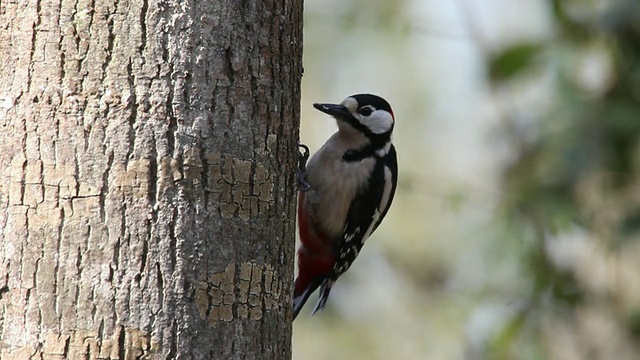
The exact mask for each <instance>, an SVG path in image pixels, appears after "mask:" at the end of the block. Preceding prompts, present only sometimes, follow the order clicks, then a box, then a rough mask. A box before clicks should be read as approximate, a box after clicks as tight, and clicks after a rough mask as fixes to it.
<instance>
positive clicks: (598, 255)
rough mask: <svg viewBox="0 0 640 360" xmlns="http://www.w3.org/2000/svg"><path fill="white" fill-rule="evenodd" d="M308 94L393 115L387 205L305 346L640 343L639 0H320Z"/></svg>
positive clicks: (370, 351)
mask: <svg viewBox="0 0 640 360" xmlns="http://www.w3.org/2000/svg"><path fill="white" fill-rule="evenodd" d="M305 13H306V15H305V24H304V25H305V33H304V37H305V38H304V64H305V74H304V79H303V92H302V93H303V99H302V100H303V101H302V109H303V110H302V134H301V138H302V141H303V142H305V143H307V144H308V145H309V146H310V147H311V149H312V151H313V150H316V149H317V148H318V147H319V146H321V144H322V143H323V142H324V140H326V138H327V137H328V136H330V134H332V133H333V132H334V131H335V130H336V126H335V123H334V121H332V120H331V119H330V118H328V117H327V116H325V115H323V114H321V113H319V112H317V111H315V110H314V109H313V107H312V106H311V104H312V103H313V102H339V101H341V100H342V99H343V98H345V97H346V96H348V95H351V94H356V93H360V92H371V93H376V94H378V95H381V96H383V97H385V98H386V99H387V100H388V101H389V102H390V103H391V105H392V107H393V109H394V112H395V114H396V119H397V124H396V130H395V135H394V140H395V144H396V147H397V149H398V153H399V162H400V171H401V172H400V182H399V187H398V192H397V194H396V200H395V202H394V204H393V206H392V208H391V211H390V212H389V214H388V216H387V219H386V220H385V221H384V222H383V224H382V226H381V227H380V228H379V230H378V231H377V232H376V233H375V234H374V235H373V237H372V238H371V240H369V241H368V242H367V246H365V248H364V251H363V252H362V253H361V255H360V257H359V258H358V260H357V261H356V262H355V264H354V266H353V267H352V268H351V270H350V271H349V272H348V273H347V274H346V275H345V276H343V277H342V278H341V279H340V281H339V282H338V283H337V285H336V286H335V287H334V290H333V292H332V297H331V299H330V300H329V303H328V305H327V308H326V309H325V311H324V312H322V313H320V314H318V315H316V316H314V317H310V316H309V313H310V311H311V309H312V308H313V305H314V303H315V300H316V296H315V295H314V296H313V297H312V298H311V299H310V301H309V304H307V306H306V308H305V309H303V312H302V313H301V315H300V316H299V317H298V320H296V322H295V323H294V359H296V360H320V359H332V360H341V359H562V360H565V359H566V360H573V359H576V360H578V359H580V360H582V359H590V360H599V359H607V360H609V359H615V360H625V359H640V179H639V176H640V138H639V136H640V1H639V0H619V1H616V0H609V1H605V0H601V1H598V0H573V1H543V0H446V1H445V0H401V1H388V0H349V1H344V0H307V1H306V2H305Z"/></svg>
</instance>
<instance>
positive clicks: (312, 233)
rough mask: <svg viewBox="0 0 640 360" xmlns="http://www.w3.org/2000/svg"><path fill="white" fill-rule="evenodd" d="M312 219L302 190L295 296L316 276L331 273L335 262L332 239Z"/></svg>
mask: <svg viewBox="0 0 640 360" xmlns="http://www.w3.org/2000/svg"><path fill="white" fill-rule="evenodd" d="M312 221H313V220H312V219H310V218H309V214H308V212H307V211H306V208H305V205H304V193H303V192H300V194H299V195H298V227H299V230H300V242H301V245H300V248H298V278H297V279H296V284H295V290H294V297H296V296H299V295H301V294H302V293H303V292H304V291H305V289H306V288H307V287H308V286H309V284H310V283H311V281H312V280H313V279H314V278H315V277H317V276H320V275H328V274H330V273H331V271H332V270H333V264H334V262H335V255H334V254H333V251H332V242H331V239H330V238H329V237H327V236H326V235H325V234H324V233H321V232H319V231H318V230H317V229H316V228H317V227H316V226H315V224H314V223H313V222H312Z"/></svg>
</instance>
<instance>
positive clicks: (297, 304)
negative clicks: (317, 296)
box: [293, 277, 326, 320]
mask: <svg viewBox="0 0 640 360" xmlns="http://www.w3.org/2000/svg"><path fill="white" fill-rule="evenodd" d="M325 281H326V278H325V277H317V278H315V279H313V280H312V281H311V283H309V286H307V288H306V289H305V290H304V292H303V293H302V294H300V295H298V296H296V297H294V298H293V320H295V319H296V317H297V316H298V314H299V313H300V310H302V307H303V306H304V304H305V303H306V302H307V300H308V299H309V296H311V294H313V292H314V291H316V289H317V288H318V287H320V285H323V284H324V283H325ZM323 289H324V287H323ZM325 301H326V300H325Z"/></svg>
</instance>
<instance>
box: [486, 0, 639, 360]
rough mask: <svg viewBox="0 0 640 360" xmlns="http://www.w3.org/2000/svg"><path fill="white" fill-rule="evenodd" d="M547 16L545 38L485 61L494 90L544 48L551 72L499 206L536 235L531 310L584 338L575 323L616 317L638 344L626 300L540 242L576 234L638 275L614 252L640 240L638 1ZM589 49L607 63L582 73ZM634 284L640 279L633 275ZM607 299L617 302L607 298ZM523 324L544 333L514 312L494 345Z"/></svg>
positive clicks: (516, 140) (514, 140)
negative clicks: (587, 79) (550, 34)
mask: <svg viewBox="0 0 640 360" xmlns="http://www.w3.org/2000/svg"><path fill="white" fill-rule="evenodd" d="M578 7H580V8H579V9H578V10H579V11H576V9H577V8H578ZM553 10H554V14H555V16H556V20H557V25H558V28H557V32H558V34H557V35H556V37H555V38H554V40H553V41H550V42H549V43H546V44H544V45H543V46H538V45H532V44H521V45H516V46H513V47H511V48H509V49H507V50H505V51H503V52H502V53H500V54H498V55H497V56H495V57H494V58H493V59H492V60H491V62H490V63H489V65H488V67H489V74H490V77H491V80H492V81H493V82H494V85H496V86H498V87H499V86H500V85H501V84H502V83H503V82H505V80H511V79H512V78H514V77H515V76H516V75H518V74H520V73H522V72H523V71H525V70H526V69H528V68H529V67H530V65H531V64H532V63H533V59H535V58H536V57H537V56H538V55H539V54H540V53H542V52H545V53H547V54H549V57H550V58H551V60H550V62H552V63H553V66H554V69H555V70H557V74H556V75H557V78H556V79H557V89H558V93H557V96H556V97H555V99H554V106H553V107H552V109H551V110H550V111H549V112H547V113H545V114H544V115H543V116H541V117H540V119H538V122H537V123H536V125H535V126H534V127H535V129H534V133H535V134H536V135H535V136H534V139H533V140H530V139H528V140H527V141H524V140H523V138H522V137H519V136H517V135H513V136H512V137H511V138H510V142H511V144H512V145H513V149H514V153H515V154H516V156H515V157H514V159H515V160H514V161H513V162H512V163H511V164H510V165H509V166H508V168H506V169H505V172H504V174H503V184H504V188H505V192H506V193H508V194H512V195H511V196H509V197H508V198H505V199H504V201H503V205H504V206H505V208H506V209H507V212H508V213H509V214H510V217H509V221H511V222H512V223H514V224H517V226H519V227H520V228H521V229H522V231H524V232H528V233H532V234H534V236H533V239H532V242H531V243H529V244H528V251H527V252H526V255H525V256H526V261H525V262H523V267H524V269H525V270H524V273H526V274H528V276H529V279H528V280H529V281H530V282H531V284H532V289H533V291H532V294H531V299H530V303H531V304H533V305H532V306H534V307H536V306H538V307H539V308H540V309H543V310H544V312H546V313H551V314H563V313H564V314H566V316H563V317H556V318H555V319H554V321H557V322H564V323H565V324H566V325H567V326H568V327H569V328H574V329H575V333H576V334H583V333H584V332H582V330H581V329H580V326H582V325H581V323H580V322H579V321H577V320H576V319H577V318H579V317H580V316H581V314H584V313H587V312H604V313H607V314H616V315H613V316H614V317H615V318H614V319H613V320H612V321H613V323H614V324H615V326H616V328H615V329H616V330H615V331H618V332H619V333H620V334H623V335H624V338H625V339H627V338H628V339H634V338H635V339H636V341H635V343H636V344H637V343H639V342H638V341H637V339H638V338H639V337H638V334H639V333H640V331H639V330H638V329H640V326H639V325H638V324H639V323H640V321H638V318H639V317H638V310H637V306H638V304H637V303H634V302H633V301H632V299H633V298H628V296H629V295H628V293H627V292H625V291H624V290H621V289H619V288H616V286H614V285H612V284H608V285H607V286H609V287H607V288H606V290H602V289H599V290H597V289H595V288H594V287H592V286H590V284H589V281H585V280H584V278H585V276H588V275H585V273H580V272H579V271H585V267H582V270H579V269H578V268H579V267H580V266H579V265H581V264H578V266H573V267H571V266H566V265H564V266H563V265H561V264H559V263H558V262H556V261H553V260H552V251H551V250H550V249H549V246H548V245H549V243H553V242H558V241H559V240H558V238H559V237H560V236H563V235H567V234H569V235H570V234H575V233H576V229H579V234H580V236H579V238H580V239H582V241H592V243H591V245H590V246H591V249H593V250H592V251H595V249H598V250H599V251H601V253H600V254H598V255H597V256H599V257H600V258H603V259H608V261H611V262H615V263H616V266H618V267H621V268H627V267H632V268H635V269H638V265H637V264H636V263H635V262H629V260H628V259H625V258H624V257H622V256H619V254H623V253H624V252H625V251H635V250H634V249H637V248H638V246H639V244H638V242H639V241H640V193H639V190H638V184H640V3H638V2H637V1H626V2H625V1H619V2H613V3H611V4H610V5H609V7H608V8H605V9H601V8H597V9H596V8H589V6H588V5H587V4H585V3H584V2H583V3H579V2H577V1H568V2H563V1H555V2H554V7H553ZM570 10H571V11H570ZM576 14H578V15H576ZM594 44H600V45H602V44H604V46H598V47H596V48H597V49H598V50H597V51H598V52H599V53H598V55H599V56H600V58H605V59H609V60H610V61H609V62H608V63H607V62H605V63H601V64H599V65H598V66H596V67H593V65H592V67H586V68H581V66H583V64H581V62H580V61H581V60H582V58H583V57H584V56H585V49H593V48H594ZM560 53H562V54H563V56H559V54H560ZM549 66H551V65H549ZM598 71H600V74H604V75H601V76H600V81H599V82H597V83H592V84H591V88H590V87H589V86H587V85H585V84H584V82H581V81H580V80H579V78H580V76H582V75H584V73H586V74H587V76H591V75H592V74H593V73H594V72H598ZM581 72H582V75H581ZM506 116H507V119H506V120H507V121H506V123H507V124H508V123H510V119H509V118H508V114H507V115H506ZM513 194H515V196H514V195H513ZM589 270H590V269H588V267H587V268H586V271H589ZM580 278H582V280H580ZM634 280H635V281H636V282H638V281H640V275H636V277H635V279H634ZM549 297H550V298H549ZM613 298H616V299H621V301H617V302H616V301H610V300H608V299H613ZM543 300H545V301H543ZM540 304H545V307H544V308H542V307H541V305H540ZM595 304H598V306H596V305H595ZM634 306H635V307H634ZM623 314H632V315H630V316H625V315H623ZM521 321H526V322H528V323H529V325H530V326H534V327H537V328H538V329H539V330H540V331H539V333H540V334H543V333H544V331H545V330H548V328H546V327H545V324H544V323H542V322H539V321H538V320H535V319H529V318H523V317H522V316H521V315H517V316H516V317H515V318H514V319H512V321H511V322H508V323H507V325H505V328H504V330H503V331H502V333H501V334H500V335H499V336H498V338H497V339H496V344H502V345H501V346H503V348H508V347H509V346H510V345H511V344H513V343H514V342H517V341H518V339H519V338H522V337H523V336H524V334H523V332H522V331H521V329H522V328H524V327H525V325H522V324H520V322H521ZM516 325H517V326H516ZM584 336H586V335H584ZM542 338H543V337H541V338H540V339H538V340H541V339H542ZM596 340H599V339H584V340H583V341H584V342H587V343H590V342H592V341H593V344H590V346H593V347H596V346H598V345H596V343H597V341H596ZM540 344H541V345H542V344H543V343H542V342H541V343H540ZM620 344H621V345H619V346H628V348H625V349H622V348H619V349H618V350H619V351H623V350H624V351H631V353H633V351H636V350H637V349H636V350H633V347H634V346H637V345H632V342H624V341H621V342H620ZM629 349H632V350H629ZM493 351H495V349H494V350H493ZM497 358H499V357H497ZM598 359H600V358H599V357H598Z"/></svg>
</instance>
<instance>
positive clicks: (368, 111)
mask: <svg viewBox="0 0 640 360" xmlns="http://www.w3.org/2000/svg"><path fill="white" fill-rule="evenodd" d="M358 112H359V113H360V114H362V115H364V116H369V115H371V113H372V112H373V110H372V109H371V108H370V107H369V106H363V107H361V108H360V109H358Z"/></svg>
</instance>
